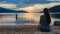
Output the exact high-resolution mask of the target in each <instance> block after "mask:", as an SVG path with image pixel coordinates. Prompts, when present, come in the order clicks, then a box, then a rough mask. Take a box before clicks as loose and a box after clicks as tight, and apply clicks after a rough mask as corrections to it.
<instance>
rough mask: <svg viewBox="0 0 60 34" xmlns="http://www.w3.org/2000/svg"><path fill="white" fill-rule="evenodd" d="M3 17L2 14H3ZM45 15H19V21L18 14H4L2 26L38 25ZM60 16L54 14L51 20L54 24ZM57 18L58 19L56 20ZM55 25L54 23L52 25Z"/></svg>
mask: <svg viewBox="0 0 60 34" xmlns="http://www.w3.org/2000/svg"><path fill="white" fill-rule="evenodd" d="M1 15H2V14H1ZM41 15H44V14H43V13H17V20H16V14H13V13H11V14H9V13H8V14H7V13H5V14H3V16H2V17H1V18H2V20H1V18H0V22H1V23H0V24H1V25H25V24H26V25H37V24H39V21H40V20H39V19H40V16H41ZM59 15H60V14H52V15H50V16H51V19H52V22H53V21H54V20H56V19H59V18H60V17H58V16H59ZM55 18H56V19H55ZM52 24H53V23H52Z"/></svg>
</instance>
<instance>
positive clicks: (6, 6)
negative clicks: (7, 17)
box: [0, 3, 16, 8]
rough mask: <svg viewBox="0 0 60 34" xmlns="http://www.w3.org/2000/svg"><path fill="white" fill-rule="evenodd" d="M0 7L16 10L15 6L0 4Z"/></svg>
mask: <svg viewBox="0 0 60 34" xmlns="http://www.w3.org/2000/svg"><path fill="white" fill-rule="evenodd" d="M0 7H4V8H16V5H15V4H6V3H0Z"/></svg>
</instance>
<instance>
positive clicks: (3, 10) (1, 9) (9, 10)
mask: <svg viewBox="0 0 60 34" xmlns="http://www.w3.org/2000/svg"><path fill="white" fill-rule="evenodd" d="M0 13H28V12H26V11H24V10H20V11H16V10H11V9H7V8H2V7H0Z"/></svg>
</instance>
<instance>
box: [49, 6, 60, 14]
mask: <svg viewBox="0 0 60 34" xmlns="http://www.w3.org/2000/svg"><path fill="white" fill-rule="evenodd" d="M49 11H50V12H57V13H59V12H60V5H57V6H54V7H51V8H49Z"/></svg>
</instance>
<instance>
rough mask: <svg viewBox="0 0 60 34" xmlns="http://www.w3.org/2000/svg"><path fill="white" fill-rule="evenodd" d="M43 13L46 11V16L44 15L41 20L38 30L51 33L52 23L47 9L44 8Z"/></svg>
mask: <svg viewBox="0 0 60 34" xmlns="http://www.w3.org/2000/svg"><path fill="white" fill-rule="evenodd" d="M43 11H44V15H42V16H41V18H40V22H39V25H38V28H39V30H40V31H42V32H49V31H50V26H49V24H50V22H51V19H50V15H49V12H48V9H47V8H44V10H43Z"/></svg>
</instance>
